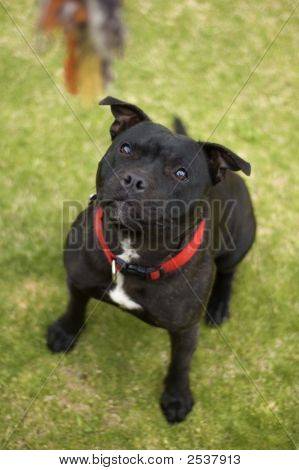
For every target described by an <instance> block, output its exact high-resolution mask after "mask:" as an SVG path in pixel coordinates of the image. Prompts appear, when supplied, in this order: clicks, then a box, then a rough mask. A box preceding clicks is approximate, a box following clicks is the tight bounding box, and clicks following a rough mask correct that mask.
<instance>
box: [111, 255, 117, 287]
mask: <svg viewBox="0 0 299 470" xmlns="http://www.w3.org/2000/svg"><path fill="white" fill-rule="evenodd" d="M111 273H112V281H113V282H116V281H117V269H116V263H115V259H113V260H112V263H111Z"/></svg>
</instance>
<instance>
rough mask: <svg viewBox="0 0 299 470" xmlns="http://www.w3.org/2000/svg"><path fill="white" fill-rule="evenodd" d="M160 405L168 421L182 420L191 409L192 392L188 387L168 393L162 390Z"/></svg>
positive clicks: (176, 421) (177, 421)
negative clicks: (181, 390)
mask: <svg viewBox="0 0 299 470" xmlns="http://www.w3.org/2000/svg"><path fill="white" fill-rule="evenodd" d="M160 405H161V408H162V411H163V413H164V416H165V418H166V419H167V421H168V422H169V423H179V422H181V421H184V419H185V418H186V416H187V414H188V413H190V411H191V410H192V407H193V398H192V394H191V392H190V390H189V389H187V390H186V391H185V392H180V393H177V394H174V393H169V392H167V391H166V390H164V392H163V394H162V397H161V401H160Z"/></svg>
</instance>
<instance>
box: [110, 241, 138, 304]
mask: <svg viewBox="0 0 299 470" xmlns="http://www.w3.org/2000/svg"><path fill="white" fill-rule="evenodd" d="M121 247H122V249H123V250H124V252H123V253H122V254H121V255H120V256H119V257H120V258H121V259H123V260H124V261H126V262H127V263H129V262H130V261H132V260H133V259H138V258H139V255H138V253H137V252H136V250H134V248H132V247H131V244H130V241H129V240H127V239H126V240H124V241H123V242H121ZM124 281H125V279H124V275H123V274H121V273H117V278H116V286H115V287H114V288H113V289H112V290H111V291H110V292H109V297H110V299H111V300H113V302H115V303H117V304H119V305H120V306H121V307H124V308H127V309H128V310H135V309H141V308H142V307H141V305H139V304H137V303H136V302H134V300H132V299H131V298H130V297H129V296H128V295H127V294H126V292H125V290H124V287H123V286H124Z"/></svg>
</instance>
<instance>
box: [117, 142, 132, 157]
mask: <svg viewBox="0 0 299 470" xmlns="http://www.w3.org/2000/svg"><path fill="white" fill-rule="evenodd" d="M119 151H120V153H123V154H125V155H128V156H130V155H132V149H131V147H130V145H129V144H127V143H124V144H122V145H121V146H120V147H119Z"/></svg>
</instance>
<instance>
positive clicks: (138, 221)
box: [104, 198, 165, 231]
mask: <svg viewBox="0 0 299 470" xmlns="http://www.w3.org/2000/svg"><path fill="white" fill-rule="evenodd" d="M104 205H105V207H106V210H107V215H108V217H109V220H110V221H111V222H113V223H118V224H120V225H121V226H124V227H127V228H129V229H131V230H134V231H142V230H144V228H145V227H147V228H150V227H155V228H157V227H160V226H161V227H163V226H164V224H165V220H163V213H162V211H161V210H159V208H158V207H157V206H155V204H154V203H149V202H148V201H147V202H146V203H145V202H144V201H140V200H136V199H122V198H117V199H113V200H110V201H105V203H104Z"/></svg>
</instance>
